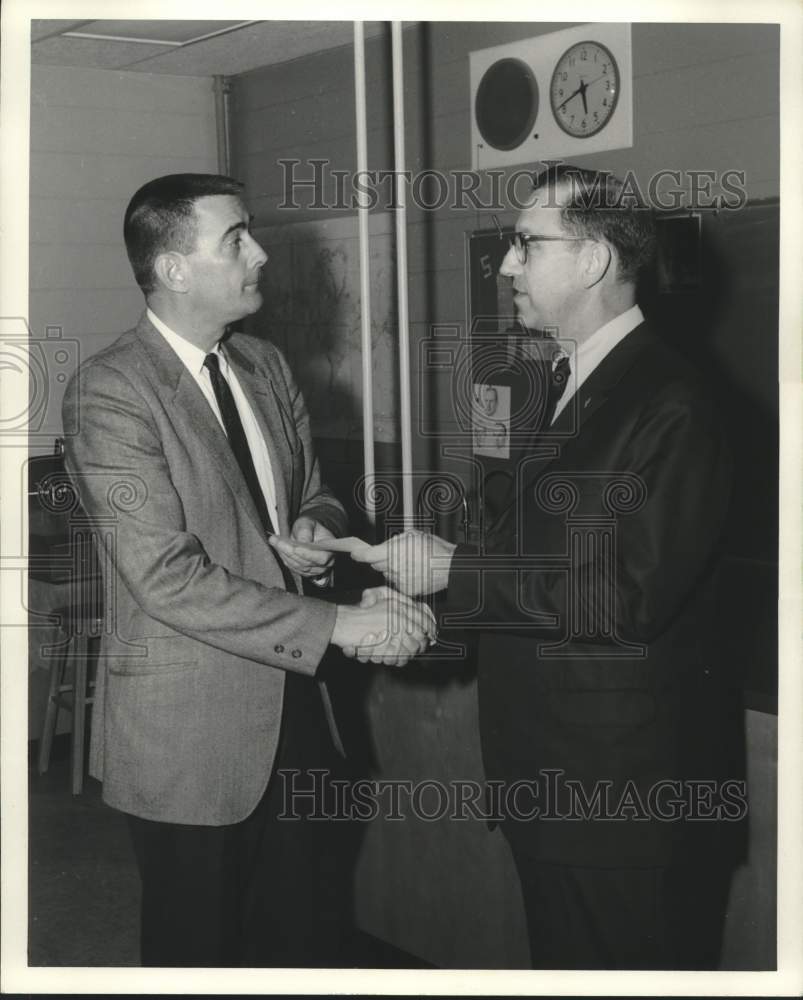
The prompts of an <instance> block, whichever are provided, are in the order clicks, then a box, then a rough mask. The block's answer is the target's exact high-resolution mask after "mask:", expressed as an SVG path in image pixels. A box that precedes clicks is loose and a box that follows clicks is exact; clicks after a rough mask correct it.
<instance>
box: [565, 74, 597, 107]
mask: <svg viewBox="0 0 803 1000" xmlns="http://www.w3.org/2000/svg"><path fill="white" fill-rule="evenodd" d="M604 76H605V74H604V73H600V75H599V76H597V77H595V78H594V79H593V80H592V81H591V82H590V83H584V82H583V81H582V80H580V86H579V87H578V88H577V90H575V91H574V93H572V94H569V96H568V97H567V98H566V100H565V101H561V103H560V104H559V105H558V107H557V110H558V111H560V110H561V108H563V107H564V106H565V105H566V104H568V103H569V101H570V100H571V99H572V98H573V97H577V95H578V94H579V95H580V97H581V98H582V100H583V112H584V114H588V102H587V101H586V91H587V90H588V88H589V87H590V86H592V84H595V83H596V82H597V81H598V80H601V79H602V78H603V77H604Z"/></svg>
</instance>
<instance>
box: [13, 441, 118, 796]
mask: <svg viewBox="0 0 803 1000" xmlns="http://www.w3.org/2000/svg"><path fill="white" fill-rule="evenodd" d="M28 498H29V523H30V536H29V555H28V566H29V576H30V578H31V579H32V580H39V581H41V582H44V583H50V584H60V585H65V584H66V585H67V587H68V596H67V601H66V603H64V604H61V605H60V606H59V607H56V608H54V609H53V610H52V615H53V617H54V618H55V619H56V622H57V624H58V628H59V640H58V641H57V642H56V643H54V644H53V645H51V646H48V647H46V648H45V650H44V652H45V654H46V655H47V656H48V657H50V658H51V666H50V679H49V685H48V698H47V707H46V710H45V718H44V724H43V726H42V735H41V738H40V741H39V757H38V767H37V770H38V772H39V774H44V773H45V772H46V771H47V769H48V766H49V763H50V753H51V749H52V746H53V737H54V734H55V732H56V726H57V723H58V717H59V712H60V710H61V709H65V710H66V711H68V712H70V713H71V715H72V747H71V784H72V792H73V795H80V794H81V791H82V789H83V779H84V758H85V732H86V716H87V708H88V706H90V705H91V704H92V700H93V694H92V692H93V689H94V680H93V679H92V677H91V676H90V668H91V663H92V661H93V660H94V659H95V658H96V656H97V646H98V640H99V638H100V635H101V633H102V630H103V581H102V578H101V574H100V570H99V567H98V561H97V558H96V554H95V548H94V540H93V533H92V530H91V526H90V525H89V522H88V520H87V519H86V516H85V515H84V514H83V512H82V510H81V508H80V505H79V504H78V498H77V495H76V493H75V490H74V488H73V486H72V484H71V483H70V480H69V477H68V475H67V473H66V471H65V469H64V460H63V456H62V454H61V450H60V449H59V448H58V447H57V452H56V454H55V455H48V456H42V457H35V458H32V459H31V460H30V463H29V468H28ZM70 666H72V670H69V667H70Z"/></svg>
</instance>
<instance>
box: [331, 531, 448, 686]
mask: <svg viewBox="0 0 803 1000" xmlns="http://www.w3.org/2000/svg"><path fill="white" fill-rule="evenodd" d="M454 549H455V546H454V545H452V544H451V543H450V542H446V541H444V540H443V539H441V538H438V537H437V536H435V535H427V534H424V533H422V532H420V531H407V532H405V533H404V534H402V535H395V536H394V537H393V538H391V539H389V540H388V541H387V542H384V543H383V544H382V545H368V546H364V547H362V548H359V549H357V550H355V551H353V552H352V554H351V557H352V559H354V560H356V561H357V562H364V563H369V564H370V565H371V566H372V567H373V568H374V569H376V570H378V571H379V572H381V573H383V574H384V576H385V578H386V579H387V580H388V581H389V582H390V583H391V584H393V586H394V587H395V588H397V589H395V590H394V589H392V588H391V587H373V588H371V589H369V590H366V591H364V592H363V595H362V600H361V602H360V604H359V606H357V607H350V606H348V605H339V606H338V609H337V619H336V621H335V629H334V632H333V634H332V640H331V641H332V643H333V644H334V645H336V646H340V647H341V649H342V650H343V652H344V653H345V654H346V656H351V657H355V658H356V659H358V660H359V661H360V662H361V663H368V662H371V663H385V664H389V665H391V666H397V667H403V666H404V665H405V664H406V663H408V662H409V661H410V660H411V659H412V658H413V657H414V656H418V654H419V653H422V652H423V651H424V650H425V649H426V648H427V646H429V645H430V643H432V642H434V641H435V640H436V621H435V616H434V615H433V614H432V612H431V611H430V609H429V607H428V606H427V605H426V604H419V603H417V602H416V601H413V600H412V599H411V598H412V597H415V596H418V595H420V594H431V593H435V592H436V591H438V590H443V589H444V588H445V587H446V584H447V582H448V579H449V566H450V564H451V559H452V554H453V553H454Z"/></svg>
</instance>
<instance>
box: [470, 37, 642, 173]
mask: <svg viewBox="0 0 803 1000" xmlns="http://www.w3.org/2000/svg"><path fill="white" fill-rule="evenodd" d="M541 27H542V33H541V34H540V35H536V36H535V37H533V38H522V39H521V40H519V41H516V42H506V43H505V44H504V45H494V46H492V47H491V48H487V49H479V50H478V51H476V52H471V53H470V54H469V76H470V86H471V91H470V97H471V110H472V122H471V166H472V168H473V169H474V170H485V169H489V168H491V167H510V166H513V165H514V164H517V163H538V162H541V163H543V162H544V160H552V159H563V160H566V161H571V159H572V158H573V157H576V156H585V155H587V154H590V153H601V152H604V151H606V150H611V149H627V148H628V147H630V146H632V145H633V59H632V40H631V34H632V31H631V25H630V24H628V23H626V22H622V21H598V22H595V23H592V24H578V25H575V26H574V27H572V28H563V29H561V30H559V31H549V26H548V25H546V24H544V25H542V26H541ZM539 96H540V100H539Z"/></svg>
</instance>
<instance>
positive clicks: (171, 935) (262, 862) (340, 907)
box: [127, 673, 353, 968]
mask: <svg viewBox="0 0 803 1000" xmlns="http://www.w3.org/2000/svg"><path fill="white" fill-rule="evenodd" d="M313 768H314V769H325V770H327V771H330V772H332V773H333V774H334V775H335V776H338V772H339V771H340V772H342V760H341V759H340V758H339V757H338V756H337V754H336V752H335V751H334V748H333V747H332V743H331V737H330V735H329V731H328V727H327V725H326V720H325V716H324V713H323V706H322V703H321V699H320V694H319V692H318V690H317V685H316V684H315V682H314V681H311V680H310V679H309V678H305V677H301V676H298V675H294V674H291V673H288V675H287V678H286V687H285V705H284V715H283V722H282V733H281V737H280V743H279V749H278V752H277V757H276V763H275V765H274V770H273V774H272V776H271V780H270V782H269V784H268V787H267V789H266V791H265V794H264V795H263V796H262V799H261V800H260V802H259V804H258V805H257V807H256V808H255V809H254V811H253V812H252V813H251V815H250V816H248V818H247V819H245V820H244V821H243V822H240V823H235V824H232V825H230V826H222V827H212V826H191V825H179V824H174V823H159V822H153V821H150V820H144V819H140V818H138V817H135V816H128V817H127V818H128V822H129V827H130V830H131V834H132V838H133V841H134V849H135V853H136V857H137V863H138V866H139V871H140V876H141V879H142V913H141V955H142V964H143V965H144V966H163V967H176V966H199V967H230V966H245V967H263V968H264V967H269V966H273V967H283V966H289V967H299V966H300V967H310V966H332V965H343V964H346V965H348V964H350V961H349V944H350V941H349V935H350V930H351V927H352V912H351V909H352V908H351V902H352V900H351V896H352V885H351V874H352V872H351V869H352V861H353V851H352V850H351V849H350V844H349V832H348V824H346V823H344V822H342V821H341V822H338V821H328V820H326V819H316V820H311V819H308V818H306V816H307V815H308V814H310V813H311V812H313V810H315V809H316V808H317V811H318V812H319V813H320V812H323V813H327V811H330V810H331V803H329V804H328V805H326V804H325V805H324V806H323V809H321V803H320V800H317V802H316V800H315V799H314V798H313V797H312V796H303V795H302V796H298V795H297V796H295V798H294V799H293V801H292V807H293V808H292V811H294V812H295V813H297V814H299V815H301V816H302V818H301V819H300V820H290V819H279V818H278V817H279V814H280V813H281V812H282V811H283V809H284V807H285V800H286V794H285V789H286V780H285V779H284V778H283V777H282V775H281V774H280V773H278V772H280V771H281V770H283V769H288V770H289V769H292V770H298V771H301V774H299V775H297V776H296V777H295V778H294V779H293V780H294V782H295V787H296V788H297V789H301V790H306V789H308V788H311V787H312V781H313V778H312V777H311V776H309V775H308V773H307V772H308V770H309V769H313ZM339 776H341V777H342V773H341V774H340V775H339ZM319 787H321V786H320V785H319Z"/></svg>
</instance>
